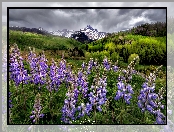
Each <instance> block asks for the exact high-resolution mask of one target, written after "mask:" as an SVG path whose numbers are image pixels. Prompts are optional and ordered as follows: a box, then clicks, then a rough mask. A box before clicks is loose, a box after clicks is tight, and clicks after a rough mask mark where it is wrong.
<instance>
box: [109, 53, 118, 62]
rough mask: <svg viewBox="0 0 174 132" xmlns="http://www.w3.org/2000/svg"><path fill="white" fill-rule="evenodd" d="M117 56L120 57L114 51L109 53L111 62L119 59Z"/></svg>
mask: <svg viewBox="0 0 174 132" xmlns="http://www.w3.org/2000/svg"><path fill="white" fill-rule="evenodd" d="M119 57H120V56H119V54H118V53H117V52H114V53H112V54H111V57H110V58H111V60H112V61H113V62H116V61H117V60H119Z"/></svg>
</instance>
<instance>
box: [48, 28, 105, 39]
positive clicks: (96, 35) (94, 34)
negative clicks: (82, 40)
mask: <svg viewBox="0 0 174 132" xmlns="http://www.w3.org/2000/svg"><path fill="white" fill-rule="evenodd" d="M76 32H79V31H74V30H67V29H63V30H57V31H51V32H50V33H51V34H52V35H58V36H63V37H68V38H70V37H71V36H72V35H73V34H74V33H76ZM80 32H83V33H85V35H87V36H88V38H89V39H91V40H97V39H101V38H104V37H105V36H106V34H107V33H106V32H98V30H97V29H94V28H92V27H91V26H90V25H87V27H85V28H83V29H80Z"/></svg>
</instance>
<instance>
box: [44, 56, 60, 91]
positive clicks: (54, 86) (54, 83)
mask: <svg viewBox="0 0 174 132" xmlns="http://www.w3.org/2000/svg"><path fill="white" fill-rule="evenodd" d="M49 77H50V80H49V82H48V83H49V84H48V85H47V89H48V90H49V91H50V92H51V91H52V90H56V91H57V90H58V88H59V86H60V85H61V83H62V80H61V77H60V72H59V68H58V67H57V65H56V62H55V61H54V60H53V59H52V65H51V66H50V71H49Z"/></svg>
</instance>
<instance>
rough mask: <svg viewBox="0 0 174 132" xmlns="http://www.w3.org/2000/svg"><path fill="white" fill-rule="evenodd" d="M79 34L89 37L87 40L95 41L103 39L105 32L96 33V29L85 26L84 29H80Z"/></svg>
mask: <svg viewBox="0 0 174 132" xmlns="http://www.w3.org/2000/svg"><path fill="white" fill-rule="evenodd" d="M80 31H81V32H84V33H85V35H87V36H88V37H89V39H92V40H97V39H101V38H104V37H105V36H106V32H98V30H97V29H94V28H92V27H91V26H90V25H87V27H86V28H84V29H80Z"/></svg>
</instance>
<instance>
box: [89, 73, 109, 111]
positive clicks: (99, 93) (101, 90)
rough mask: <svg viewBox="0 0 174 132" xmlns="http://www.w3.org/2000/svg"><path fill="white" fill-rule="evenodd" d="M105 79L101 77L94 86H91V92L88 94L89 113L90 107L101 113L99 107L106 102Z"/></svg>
mask: <svg viewBox="0 0 174 132" xmlns="http://www.w3.org/2000/svg"><path fill="white" fill-rule="evenodd" d="M106 79H107V78H106V77H105V76H103V77H102V78H99V80H98V81H97V82H95V83H96V86H93V85H92V86H91V92H90V93H89V94H88V97H89V102H90V106H91V107H90V110H91V111H92V106H96V108H97V109H98V110H99V111H102V109H101V105H103V104H105V102H106V101H107V98H106V93H107V90H106V86H107V83H106ZM88 105H89V104H88ZM88 112H89V111H88Z"/></svg>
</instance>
